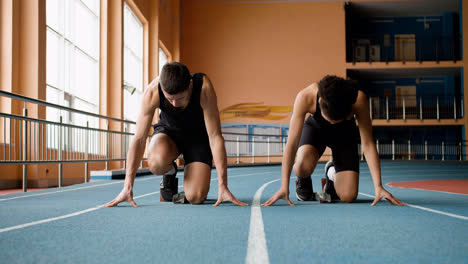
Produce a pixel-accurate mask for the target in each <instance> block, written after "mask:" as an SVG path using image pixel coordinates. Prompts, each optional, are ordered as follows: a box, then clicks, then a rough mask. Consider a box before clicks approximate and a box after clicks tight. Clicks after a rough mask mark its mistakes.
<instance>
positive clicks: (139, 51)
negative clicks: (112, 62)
mask: <svg viewBox="0 0 468 264" xmlns="http://www.w3.org/2000/svg"><path fill="white" fill-rule="evenodd" d="M123 64H124V67H123V68H124V92H123V93H124V119H126V120H131V121H136V120H137V117H138V114H139V111H140V108H141V107H140V105H141V99H142V94H143V25H142V23H141V22H140V20H139V19H138V18H137V17H136V15H135V13H134V12H133V11H132V9H131V8H130V7H129V6H128V5H127V4H126V3H125V4H124V61H123Z"/></svg>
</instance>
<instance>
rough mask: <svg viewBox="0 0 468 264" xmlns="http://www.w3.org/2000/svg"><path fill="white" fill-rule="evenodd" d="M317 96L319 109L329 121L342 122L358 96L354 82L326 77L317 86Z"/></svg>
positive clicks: (330, 76)
mask: <svg viewBox="0 0 468 264" xmlns="http://www.w3.org/2000/svg"><path fill="white" fill-rule="evenodd" d="M318 87H319V88H318V89H319V90H318V95H319V96H320V98H322V100H321V102H320V109H321V110H322V112H323V113H324V114H325V115H326V116H327V117H328V118H330V119H331V120H335V121H338V120H343V119H346V117H348V115H349V114H350V113H351V110H352V106H353V104H354V103H355V102H356V99H357V95H358V85H357V82H356V81H353V80H345V79H343V78H340V77H337V76H335V75H327V76H325V77H324V78H323V79H322V80H320V82H319V84H318Z"/></svg>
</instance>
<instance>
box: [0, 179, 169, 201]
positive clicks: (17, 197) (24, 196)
mask: <svg viewBox="0 0 468 264" xmlns="http://www.w3.org/2000/svg"><path fill="white" fill-rule="evenodd" d="M157 177H161V176H151V177H148V178H145V179H138V180H135V181H138V182H139V181H147V180H152V179H155V178H157ZM122 182H123V181H117V182H110V183H104V184H97V185H91V186H86V187H79V188H73V189H66V190H59V191H54V192H45V193H36V194H29V195H22V196H16V197H11V198H4V199H0V202H3V201H8V200H15V199H21V198H27V197H33V196H41V195H49V194H55V193H62V192H71V191H77V190H83V189H90V188H96V187H101V186H107V185H112V184H118V183H122Z"/></svg>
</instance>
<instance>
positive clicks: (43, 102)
mask: <svg viewBox="0 0 468 264" xmlns="http://www.w3.org/2000/svg"><path fill="white" fill-rule="evenodd" d="M0 96H5V97H9V98H12V99H17V100H21V101H24V102H29V103H35V104H39V105H43V106H47V107H53V108H57V109H60V110H65V111H68V112H73V113H77V114H82V115H87V116H92V117H97V118H101V119H106V120H112V121H117V122H122V123H128V124H133V125H135V124H136V122H134V121H130V120H123V119H118V118H114V117H108V116H103V115H98V114H95V113H91V112H86V111H82V110H78V109H74V108H71V107H66V106H62V105H58V104H52V103H49V102H46V101H43V100H39V99H33V98H30V97H26V96H24V95H20V94H14V93H10V92H5V91H0Z"/></svg>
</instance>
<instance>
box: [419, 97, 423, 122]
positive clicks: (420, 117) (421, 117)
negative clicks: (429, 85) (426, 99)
mask: <svg viewBox="0 0 468 264" xmlns="http://www.w3.org/2000/svg"><path fill="white" fill-rule="evenodd" d="M422 105H423V101H422V96H420V97H419V119H420V120H423V108H422Z"/></svg>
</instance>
